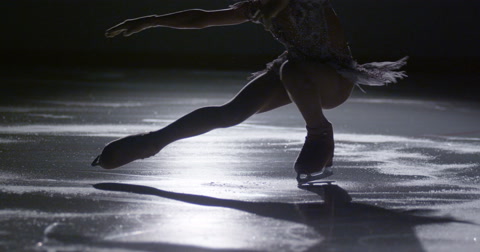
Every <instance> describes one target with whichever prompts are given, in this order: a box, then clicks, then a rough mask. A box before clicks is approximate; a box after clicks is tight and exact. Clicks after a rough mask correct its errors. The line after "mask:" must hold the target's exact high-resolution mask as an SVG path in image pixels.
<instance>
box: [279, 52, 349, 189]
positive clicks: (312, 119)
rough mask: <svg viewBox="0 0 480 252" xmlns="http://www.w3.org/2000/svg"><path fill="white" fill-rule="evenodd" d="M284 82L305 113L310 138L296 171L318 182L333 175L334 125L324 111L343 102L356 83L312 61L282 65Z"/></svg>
mask: <svg viewBox="0 0 480 252" xmlns="http://www.w3.org/2000/svg"><path fill="white" fill-rule="evenodd" d="M282 82H283V84H284V86H285V89H286V90H287V92H288V94H289V96H290V99H291V100H292V101H293V102H294V103H295V105H296V106H297V108H298V109H299V111H300V113H301V114H302V116H303V118H304V120H305V123H306V127H307V132H308V134H307V137H306V139H305V144H304V146H303V148H302V150H301V152H300V154H299V156H298V158H297V161H296V162H295V165H294V168H295V171H296V172H297V173H298V174H299V177H298V178H297V179H298V180H299V183H300V182H302V181H303V182H304V180H305V179H301V178H300V175H301V174H305V175H306V176H307V177H306V179H307V180H308V179H314V178H315V179H318V178H319V176H312V174H318V173H320V174H322V173H323V177H326V175H331V170H330V169H329V170H328V171H325V167H330V166H332V158H333V152H334V140H333V129H332V125H331V123H330V122H329V121H328V120H327V118H326V117H325V116H324V114H323V108H332V107H336V106H338V105H340V104H341V103H343V102H344V101H345V100H346V99H347V98H348V96H349V95H350V92H351V90H352V88H353V84H352V83H350V82H348V81H347V80H346V79H343V78H342V77H341V76H339V75H338V73H337V72H336V71H335V70H334V69H332V68H331V67H329V66H327V65H323V64H320V63H310V62H305V61H302V62H292V61H287V62H286V63H285V64H284V65H283V66H282Z"/></svg>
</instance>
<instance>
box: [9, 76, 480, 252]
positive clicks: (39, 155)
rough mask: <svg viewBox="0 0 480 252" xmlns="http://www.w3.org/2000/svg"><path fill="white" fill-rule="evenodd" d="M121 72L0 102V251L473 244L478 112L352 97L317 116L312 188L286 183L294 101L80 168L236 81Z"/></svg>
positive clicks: (296, 131) (449, 247) (226, 92)
mask: <svg viewBox="0 0 480 252" xmlns="http://www.w3.org/2000/svg"><path fill="white" fill-rule="evenodd" d="M199 75H201V78H198V76H199ZM125 76H128V75H125ZM125 76H123V75H122V76H119V77H118V79H116V80H115V81H113V80H110V81H109V82H108V83H97V84H95V83H93V84H92V83H89V84H88V85H83V84H82V83H81V82H79V83H70V84H68V80H65V82H62V81H57V82H55V83H53V84H51V85H50V87H51V86H52V85H53V86H54V88H53V89H52V90H46V92H45V93H46V94H47V95H45V96H39V95H38V94H37V92H36V91H35V90H33V91H32V92H31V93H29V92H27V91H25V92H26V93H25V94H23V95H22V96H20V97H16V99H14V101H13V102H12V99H11V98H9V102H8V104H6V102H5V101H6V100H5V99H2V101H0V112H1V113H2V115H1V117H2V118H3V121H2V122H1V123H0V160H1V162H0V183H1V184H2V185H1V188H0V225H1V227H2V228H1V230H0V251H32V250H33V251H88V250H90V251H211V250H220V251H454V250H458V251H478V248H479V244H478V242H479V241H478V239H480V238H479V236H478V234H480V227H479V226H478V225H477V224H476V223H480V220H479V217H478V211H479V210H480V209H479V208H480V172H479V169H480V140H479V139H480V135H479V133H478V125H480V110H478V108H479V107H478V104H477V105H475V106H477V107H476V109H472V108H474V105H472V103H469V104H464V103H462V102H458V101H456V102H452V101H449V100H441V101H433V100H428V99H423V98H418V97H401V98H392V99H391V98H390V97H385V96H381V95H378V94H375V95H370V94H357V93H355V94H354V97H353V99H351V100H350V101H349V102H347V103H346V104H345V105H342V106H341V107H339V108H338V109H335V110H332V111H328V112H327V115H328V117H329V119H330V120H331V121H332V122H333V124H334V126H335V132H336V134H335V140H336V149H335V158H334V169H335V175H334V176H333V177H331V178H332V179H333V180H336V181H337V183H336V184H337V187H322V188H321V190H319V191H318V192H317V193H318V194H317V193H313V192H308V191H304V190H300V189H298V188H297V187H296V181H295V173H294V171H293V169H292V166H293V162H294V160H295V158H296V156H297V154H298V151H299V150H300V148H301V146H302V144H303V140H304V136H305V131H304V126H303V122H302V119H301V117H300V115H299V113H298V112H297V110H296V108H295V107H294V106H286V107H284V108H281V109H278V110H276V111H272V112H269V113H264V114H260V115H256V116H254V117H253V118H252V119H250V120H248V121H247V122H245V123H244V124H242V125H239V126H237V127H234V128H230V129H221V130H217V131H212V132H210V133H208V134H206V135H203V136H200V137H196V138H191V139H187V140H184V141H180V142H177V143H174V144H172V145H170V146H168V147H167V148H165V149H164V150H162V152H161V153H160V154H159V155H157V156H155V157H152V158H150V159H146V160H142V161H137V162H134V163H131V164H128V165H126V166H124V167H122V168H119V169H116V170H101V169H98V168H92V167H90V166H89V164H90V162H91V161H92V160H93V158H94V157H95V156H96V155H97V154H98V153H99V152H100V151H101V149H102V147H103V146H104V145H105V143H107V142H108V141H110V140H113V139H115V138H117V137H121V136H124V135H127V134H132V133H138V132H144V131H149V130H154V129H157V128H160V127H162V126H164V125H166V124H168V123H169V122H172V121H173V120H175V119H176V118H178V117H179V116H181V115H183V114H184V113H187V112H189V111H190V110H192V109H194V108H196V107H198V106H203V105H204V104H205V105H208V104H211V105H218V104H221V103H223V102H225V101H228V100H229V99H230V98H231V96H232V95H234V94H235V92H236V91H237V90H238V89H239V88H241V85H239V84H241V83H242V82H243V80H242V79H241V78H240V77H238V78H237V77H231V74H230V73H228V74H222V73H219V74H218V75H217V74H216V73H215V72H213V73H203V74H201V73H198V72H195V73H190V72H185V73H182V74H181V75H179V76H178V77H175V78H174V77H170V78H168V79H163V78H160V77H159V76H162V77H164V76H165V73H158V75H156V74H151V75H148V76H146V77H144V79H142V80H138V79H135V80H132V79H128V78H127V77H125ZM234 76H240V75H234ZM219 78H223V79H221V80H219ZM29 81H33V82H34V80H29ZM219 82H221V83H222V85H221V87H220V86H218V85H216V84H211V83H219ZM65 83H67V84H68V88H66V87H65V86H64V85H67V84H65ZM151 83H156V84H155V85H152V84H151ZM59 90H60V91H61V92H56V93H55V94H54V93H53V91H59ZM47 91H48V92H47ZM440 108H441V109H440ZM345 194H347V195H348V196H350V197H351V198H353V201H352V202H351V203H348V202H342V199H345V198H347V197H346V196H345Z"/></svg>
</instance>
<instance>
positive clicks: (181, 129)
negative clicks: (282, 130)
mask: <svg viewBox="0 0 480 252" xmlns="http://www.w3.org/2000/svg"><path fill="white" fill-rule="evenodd" d="M288 103H290V100H289V97H288V95H287V93H286V91H285V88H284V87H283V85H282V82H281V81H280V78H279V76H278V75H277V74H275V73H273V72H267V73H266V74H263V75H261V76H259V77H257V78H256V79H254V80H252V81H251V82H250V83H248V84H247V85H246V86H245V87H244V88H243V89H242V90H241V91H240V92H239V93H238V94H237V95H236V96H235V97H234V98H233V99H232V100H231V101H230V102H228V103H226V104H224V105H222V106H212V107H204V108H200V109H197V110H195V111H193V112H191V113H190V114H187V115H185V116H184V117H182V118H180V119H178V120H177V121H175V122H173V123H172V124H170V125H168V126H166V127H165V128H163V129H160V130H158V131H154V132H150V133H147V134H141V135H132V136H128V137H125V138H121V139H119V140H116V141H114V142H111V143H109V144H108V145H107V146H106V147H105V148H104V150H103V151H102V154H101V155H100V156H99V157H97V159H95V161H94V163H93V164H92V165H100V166H102V167H103V168H107V169H113V168H116V167H119V166H122V165H124V164H127V163H130V162H132V161H134V160H136V159H141V158H147V157H150V156H153V155H155V154H156V153H158V152H159V151H160V150H161V149H162V148H164V147H165V146H167V145H168V144H170V143H172V142H174V141H177V140H179V139H184V138H188V137H192V136H196V135H200V134H203V133H206V132H208V131H210V130H213V129H216V128H225V127H230V126H233V125H237V124H239V123H241V122H243V121H244V120H246V119H247V118H249V117H250V116H251V115H253V114H255V113H260V112H263V111H267V110H271V109H274V108H276V107H279V106H283V105H285V104H288Z"/></svg>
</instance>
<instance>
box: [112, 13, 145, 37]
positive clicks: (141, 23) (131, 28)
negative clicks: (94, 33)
mask: <svg viewBox="0 0 480 252" xmlns="http://www.w3.org/2000/svg"><path fill="white" fill-rule="evenodd" d="M151 19H152V17H141V18H136V19H128V20H125V21H123V22H122V23H120V24H118V25H116V26H114V27H112V28H110V29H108V30H107V31H106V32H105V37H107V38H113V37H115V36H117V35H119V34H122V35H123V36H124V37H128V36H130V35H132V34H135V33H138V32H141V31H143V30H145V29H148V28H150V27H152V26H151V24H150V22H149V20H151Z"/></svg>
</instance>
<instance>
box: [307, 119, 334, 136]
mask: <svg viewBox="0 0 480 252" xmlns="http://www.w3.org/2000/svg"><path fill="white" fill-rule="evenodd" d="M332 132H333V126H332V124H331V123H330V122H326V123H325V124H322V125H321V126H316V127H309V126H308V125H307V135H308V136H321V135H328V134H331V133H332Z"/></svg>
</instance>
